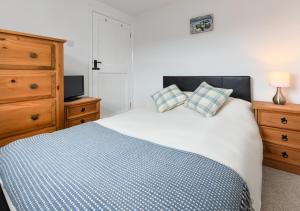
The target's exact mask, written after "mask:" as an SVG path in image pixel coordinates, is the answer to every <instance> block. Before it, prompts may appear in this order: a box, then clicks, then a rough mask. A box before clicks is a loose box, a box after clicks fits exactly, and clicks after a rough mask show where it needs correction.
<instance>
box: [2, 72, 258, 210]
mask: <svg viewBox="0 0 300 211" xmlns="http://www.w3.org/2000/svg"><path fill="white" fill-rule="evenodd" d="M202 81H206V82H208V83H210V84H211V85H213V86H216V87H223V88H233V89H234V92H233V94H232V97H234V98H230V100H229V101H228V102H227V103H226V105H225V106H224V107H223V108H222V109H221V111H220V112H219V113H218V115H217V116H215V117H214V118H210V119H205V118H201V117H200V116H199V114H197V113H195V112H194V111H192V110H189V109H187V108H185V107H184V106H179V107H177V108H175V109H173V110H171V111H168V112H166V113H163V114H161V113H157V112H156V110H155V107H154V105H153V103H152V102H151V100H149V102H147V103H146V104H145V105H144V106H143V107H140V108H136V109H133V110H131V111H129V112H127V113H124V114H120V115H117V116H114V117H110V118H107V119H102V120H99V121H97V122H93V123H87V124H84V125H83V126H79V127H74V128H71V129H68V130H63V131H59V132H56V133H54V134H43V135H38V136H35V137H33V138H31V139H24V140H20V141H17V142H14V143H13V144H10V145H9V146H7V147H4V148H1V149H0V153H1V157H0V160H1V165H2V166H1V168H0V170H1V171H2V172H0V176H1V179H2V182H1V184H2V185H1V186H2V189H3V191H4V195H5V196H6V201H7V202H8V204H9V207H10V209H11V210H14V209H16V208H17V209H21V208H22V209H24V210H34V209H37V210H38V209H39V208H40V209H42V210H43V209H44V208H48V209H51V210H53V209H52V208H57V209H58V210H61V209H64V210H73V209H74V210H76V208H77V210H78V209H79V210H81V209H80V208H83V209H84V208H86V209H87V210H92V209H95V210H134V209H136V210H141V209H143V210H171V209H172V210H182V209H185V210H220V207H222V208H223V210H248V208H249V207H248V205H251V206H252V208H253V209H254V210H260V206H261V182H262V143H261V137H260V135H259V131H258V127H257V125H256V122H255V120H254V116H253V114H252V112H251V105H250V103H249V102H248V101H251V92H250V77H247V76H235V77H218V76H215V77H201V76H183V77H182V76H177V77H176V76H165V77H164V78H163V85H164V87H166V86H168V85H171V84H177V85H178V87H179V88H180V89H181V90H183V91H193V90H194V89H195V88H196V87H197V86H198V85H199V84H200V83H201V82H202ZM74 134H75V135H74ZM99 137H101V138H99ZM107 140H109V142H108V141H107ZM99 142H101V145H100V144H99ZM9 148H11V149H9ZM45 148H48V149H51V150H46V151H45ZM61 149H64V150H61ZM13 150H14V151H13ZM100 151H101V153H100V154H99V152H100ZM14 152H19V153H20V154H18V155H16V154H15V153H14ZM51 153H52V154H51ZM47 154H49V156H47ZM50 155H51V156H50ZM10 156H11V158H10ZM95 156H96V158H97V162H95V160H94V158H95ZM14 157H15V158H14ZM50 158H51V159H50ZM20 160H23V161H24V162H19V161H20ZM13 162H15V163H13ZM65 163H68V165H65ZM27 168H28V169H27ZM13 169H18V170H19V171H21V173H20V172H17V171H16V170H13ZM9 172H10V173H9ZM87 172H88V174H87ZM104 172H105V174H104ZM17 175H23V177H20V176H19V177H18V176H17ZM29 175H30V176H29ZM20 178H22V179H20ZM58 178H59V179H58ZM99 178H101V179H99ZM13 179H15V180H13ZM18 179H19V180H20V181H18ZM11 180H12V181H11ZM21 180H23V181H21ZM40 180H41V181H40ZM48 183H49V184H48ZM17 187H18V188H20V187H21V190H17ZM38 187H43V188H41V189H42V190H38ZM58 195H61V197H58ZM0 196H1V195H0ZM17 196H18V197H19V198H18V197H17ZM22 197H23V199H22ZM57 197H58V199H59V201H58V200H57ZM248 197H249V198H248ZM70 198H72V199H73V200H70ZM2 199H3V197H2ZM26 200H27V201H28V204H27V205H24V203H22V202H24V201H26ZM68 200H69V201H68ZM249 200H251V201H249ZM29 201H31V203H29ZM251 202H252V203H251ZM234 203H237V205H238V206H239V208H238V209H235V208H234V206H235V205H233V204H234ZM240 203H241V204H244V205H243V206H240ZM22 204H23V205H22ZM22 206H23V207H22Z"/></svg>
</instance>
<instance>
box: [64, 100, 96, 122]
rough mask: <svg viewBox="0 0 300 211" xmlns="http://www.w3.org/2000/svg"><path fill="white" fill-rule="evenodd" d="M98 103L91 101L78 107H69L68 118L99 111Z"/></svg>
mask: <svg viewBox="0 0 300 211" xmlns="http://www.w3.org/2000/svg"><path fill="white" fill-rule="evenodd" d="M98 104H99V102H98V103H91V104H86V105H80V106H76V107H68V108H67V119H72V118H76V117H80V116H83V115H87V114H92V113H96V112H98V110H97V108H98Z"/></svg>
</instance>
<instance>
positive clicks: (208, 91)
mask: <svg viewBox="0 0 300 211" xmlns="http://www.w3.org/2000/svg"><path fill="white" fill-rule="evenodd" d="M232 92H233V90H232V89H221V88H215V87H213V86H211V85H209V84H207V83H206V82H203V83H201V85H200V86H199V87H198V88H197V89H196V90H195V91H194V93H193V94H192V95H191V96H190V97H189V98H188V100H187V102H186V104H185V106H186V107H188V108H190V109H193V110H195V111H197V112H199V113H200V114H202V115H203V116H204V117H212V116H214V115H215V114H216V113H217V112H218V110H219V109H220V108H221V107H222V106H223V104H224V103H225V102H226V101H227V99H228V97H229V96H230V95H231V93H232Z"/></svg>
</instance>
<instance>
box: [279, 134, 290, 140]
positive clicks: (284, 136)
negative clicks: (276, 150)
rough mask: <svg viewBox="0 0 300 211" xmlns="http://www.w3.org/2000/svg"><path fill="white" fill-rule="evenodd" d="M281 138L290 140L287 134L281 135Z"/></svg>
mask: <svg viewBox="0 0 300 211" xmlns="http://www.w3.org/2000/svg"><path fill="white" fill-rule="evenodd" d="M281 140H282V141H288V140H289V137H288V136H287V135H282V136H281Z"/></svg>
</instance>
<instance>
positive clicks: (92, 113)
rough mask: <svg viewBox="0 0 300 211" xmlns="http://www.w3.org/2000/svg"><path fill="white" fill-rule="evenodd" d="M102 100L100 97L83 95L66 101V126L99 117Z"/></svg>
mask: <svg viewBox="0 0 300 211" xmlns="http://www.w3.org/2000/svg"><path fill="white" fill-rule="evenodd" d="M100 101H101V100H100V99H98V98H93V97H83V98H80V99H79V100H74V101H71V102H65V128H68V127H72V126H75V125H80V124H83V123H86V122H90V121H95V120H97V119H99V118H100Z"/></svg>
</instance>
